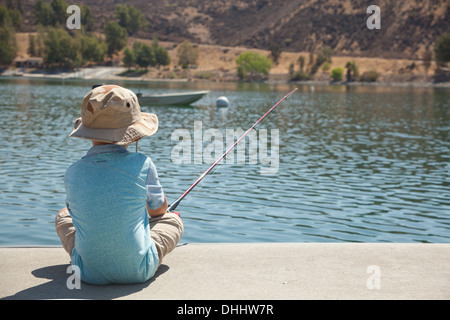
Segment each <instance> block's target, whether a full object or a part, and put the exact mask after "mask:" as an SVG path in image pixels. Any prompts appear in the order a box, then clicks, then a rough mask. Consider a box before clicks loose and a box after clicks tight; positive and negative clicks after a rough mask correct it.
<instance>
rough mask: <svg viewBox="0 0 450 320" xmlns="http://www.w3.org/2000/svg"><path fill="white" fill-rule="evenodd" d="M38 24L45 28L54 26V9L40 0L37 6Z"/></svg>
mask: <svg viewBox="0 0 450 320" xmlns="http://www.w3.org/2000/svg"><path fill="white" fill-rule="evenodd" d="M35 12H36V22H37V23H38V24H41V25H43V26H49V25H52V24H53V9H52V7H51V6H50V5H49V4H47V3H45V2H43V1H42V0H38V1H37V2H36V4H35Z"/></svg>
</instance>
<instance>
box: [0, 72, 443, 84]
mask: <svg viewBox="0 0 450 320" xmlns="http://www.w3.org/2000/svg"><path fill="white" fill-rule="evenodd" d="M125 70H126V68H122V67H93V68H82V69H80V70H77V71H74V72H54V73H30V72H17V71H14V70H8V71H5V72H3V73H1V74H0V79H36V80H62V81H64V80H82V81H89V80H92V81H126V82H168V83H169V82H172V83H186V82H191V83H208V82H212V83H255V84H256V83H266V84H292V85H310V86H316V85H317V86H355V87H359V86H362V87H387V86H388V87H404V88H407V87H413V88H450V82H422V81H402V82H400V81H392V82H389V81H375V82H362V81H352V82H347V81H337V82H336V81H326V80H309V81H286V80H276V79H270V78H269V79H267V80H264V81H258V82H248V81H240V80H208V79H196V78H179V79H167V78H156V77H147V76H141V77H122V76H118V74H119V73H121V72H123V71H125Z"/></svg>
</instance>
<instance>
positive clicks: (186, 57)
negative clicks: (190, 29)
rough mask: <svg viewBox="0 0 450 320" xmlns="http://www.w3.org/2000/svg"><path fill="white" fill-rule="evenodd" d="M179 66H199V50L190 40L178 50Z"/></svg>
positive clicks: (184, 42)
mask: <svg viewBox="0 0 450 320" xmlns="http://www.w3.org/2000/svg"><path fill="white" fill-rule="evenodd" d="M177 56H178V64H179V65H180V66H182V67H183V68H187V67H189V66H190V65H197V60H198V49H197V48H195V47H194V46H193V45H192V43H191V42H190V41H189V40H184V41H183V42H182V43H181V44H180V46H179V47H178V49H177Z"/></svg>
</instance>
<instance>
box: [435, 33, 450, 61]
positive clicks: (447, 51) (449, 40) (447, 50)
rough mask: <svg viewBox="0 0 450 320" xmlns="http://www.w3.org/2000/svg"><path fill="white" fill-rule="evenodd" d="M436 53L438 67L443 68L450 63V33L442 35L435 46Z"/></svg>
mask: <svg viewBox="0 0 450 320" xmlns="http://www.w3.org/2000/svg"><path fill="white" fill-rule="evenodd" d="M434 53H435V57H436V62H437V64H438V65H440V66H443V65H445V64H446V63H447V62H449V61H450V33H449V32H447V33H444V34H442V35H441V36H440V37H439V38H438V39H437V40H436V44H435V46H434Z"/></svg>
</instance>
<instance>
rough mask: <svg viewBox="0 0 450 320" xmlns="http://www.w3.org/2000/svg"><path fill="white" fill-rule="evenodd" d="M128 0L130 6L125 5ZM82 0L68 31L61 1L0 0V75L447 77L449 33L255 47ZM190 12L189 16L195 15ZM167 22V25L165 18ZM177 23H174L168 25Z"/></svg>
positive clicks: (406, 80) (322, 79) (410, 80)
mask: <svg viewBox="0 0 450 320" xmlns="http://www.w3.org/2000/svg"><path fill="white" fill-rule="evenodd" d="M2 2H3V3H2ZM134 2H136V7H135V6H133V5H132V3H134ZM257 2H261V1H257ZM311 2H314V1H311ZM85 3H86V4H84V5H82V6H81V29H80V30H69V29H68V28H67V27H66V20H67V17H68V16H69V14H67V13H66V8H67V6H68V4H67V3H66V2H64V1H62V0H52V1H42V0H37V1H26V0H22V1H0V30H1V35H2V37H0V51H1V55H0V56H1V58H0V66H1V70H0V71H1V72H2V74H3V75H9V76H14V75H16V76H54V75H58V74H70V75H71V76H73V77H81V78H82V77H84V75H85V74H86V72H80V71H83V70H89V69H90V68H93V67H100V66H101V67H105V68H106V67H114V68H111V69H110V70H111V72H104V73H103V75H104V76H105V75H108V76H109V77H111V76H113V77H115V78H117V77H119V78H126V79H139V80H149V79H165V80H180V79H184V80H189V81H205V80H206V81H277V82H288V81H306V82H312V83H317V82H318V83H343V82H344V83H355V84H356V83H358V84H359V83H369V84H376V83H401V84H412V85H444V86H446V85H447V84H448V83H449V81H450V69H449V68H448V66H447V64H448V62H449V61H450V33H448V32H447V33H446V32H442V33H441V34H439V35H438V36H436V37H435V39H433V40H430V39H428V42H427V44H428V45H427V46H426V47H425V48H420V50H418V52H416V53H415V54H412V53H410V52H409V51H408V50H407V48H406V49H405V48H403V49H402V51H403V52H408V53H405V54H403V55H402V54H398V53H397V54H392V53H391V54H389V53H383V52H380V53H379V54H376V55H371V54H368V53H367V52H361V50H353V51H352V50H343V49H342V46H341V45H334V46H333V44H332V43H330V44H328V43H327V42H325V41H322V42H321V43H319V41H318V43H317V44H316V45H314V46H306V45H305V46H303V47H301V46H298V45H297V46H293V45H292V44H291V43H290V41H288V40H289V39H288V38H285V39H284V40H283V41H281V42H280V41H269V42H267V43H266V45H265V46H263V47H261V46H259V47H257V46H252V43H250V42H248V41H241V42H242V43H239V42H238V43H235V45H232V44H231V43H229V41H225V40H223V39H222V40H221V39H217V41H212V40H211V39H210V38H208V37H206V36H204V37H202V36H200V34H201V32H200V30H198V28H199V27H198V26H197V29H195V30H191V31H192V32H191V35H190V36H189V35H186V37H171V36H170V32H169V31H166V33H164V32H161V31H160V28H161V26H160V25H154V22H153V21H151V20H150V19H149V17H148V16H147V15H146V11H145V10H142V8H140V7H139V6H142V4H141V3H140V2H139V1H129V2H128V3H130V4H128V5H124V4H117V5H112V9H111V8H109V11H108V12H104V13H103V14H102V15H101V21H102V24H101V25H99V19H98V14H99V13H98V12H97V10H98V8H97V6H96V5H95V4H94V3H91V4H88V3H90V1H85ZM261 3H262V2H261ZM226 8H227V6H226V5H224V10H225V9H226ZM439 8H440V7H439V5H437V9H436V10H435V11H436V12H439V10H438V9H439ZM181 9H183V10H184V11H183V12H187V13H191V14H192V15H194V16H196V15H197V20H198V19H199V18H198V17H200V16H201V14H200V13H199V11H198V10H197V12H196V13H195V12H194V11H192V10H193V9H192V8H191V9H192V10H190V11H189V10H188V9H187V8H184V5H181V8H178V7H177V10H175V12H179V10H181ZM228 9H229V10H236V8H235V9H233V8H228ZM244 9H245V8H244ZM244 9H242V10H241V11H242V12H241V13H242V14H250V13H249V12H248V11H249V9H248V10H244ZM280 10H281V9H280ZM238 11H239V10H238ZM250 11H251V10H250ZM192 19H194V21H195V17H194V18H192V17H191V20H192ZM172 20H174V21H175V20H176V19H175V18H174V19H172ZM166 23H167V26H166V28H169V27H170V23H169V22H168V21H167V22H166ZM179 24H180V22H179V21H178V22H174V27H176V26H178V25H179ZM169 29H170V28H169ZM205 32H206V31H205ZM209 32H211V31H209ZM193 35H194V36H193ZM158 37H159V38H160V39H158ZM239 37H242V34H241V35H240V36H239ZM292 47H294V48H292ZM87 74H90V75H92V74H93V73H92V72H87Z"/></svg>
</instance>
